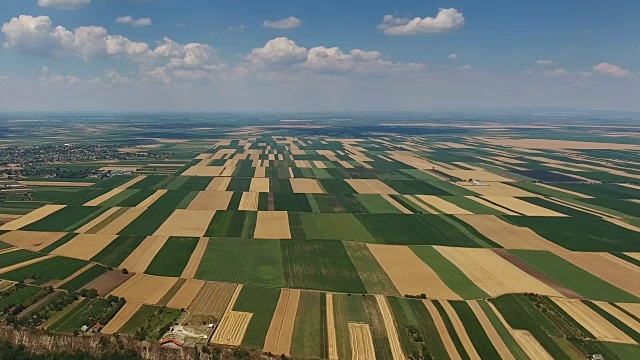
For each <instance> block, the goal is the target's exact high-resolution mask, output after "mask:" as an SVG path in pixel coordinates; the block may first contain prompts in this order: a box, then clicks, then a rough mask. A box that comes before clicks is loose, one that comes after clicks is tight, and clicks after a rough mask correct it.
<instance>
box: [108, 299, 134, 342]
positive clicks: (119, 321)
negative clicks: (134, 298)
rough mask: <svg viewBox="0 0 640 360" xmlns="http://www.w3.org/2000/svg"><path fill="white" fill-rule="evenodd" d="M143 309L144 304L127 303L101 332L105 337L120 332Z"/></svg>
mask: <svg viewBox="0 0 640 360" xmlns="http://www.w3.org/2000/svg"><path fill="white" fill-rule="evenodd" d="M141 307H142V304H136V303H131V302H127V303H126V304H124V306H123V307H122V309H120V311H118V313H117V314H116V316H114V317H113V319H111V321H109V323H107V325H105V327H104V328H102V330H101V331H100V332H101V333H103V334H105V335H112V334H115V333H117V332H118V330H120V328H121V327H122V326H123V325H124V324H126V323H127V321H129V320H130V319H131V317H133V315H134V314H135V313H136V312H138V310H140V308H141Z"/></svg>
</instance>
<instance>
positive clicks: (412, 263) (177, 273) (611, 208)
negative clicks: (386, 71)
mask: <svg viewBox="0 0 640 360" xmlns="http://www.w3.org/2000/svg"><path fill="white" fill-rule="evenodd" d="M265 121H266V122H271V120H265ZM314 121H315V120H314ZM318 121H321V122H322V124H323V125H322V126H323V127H322V129H324V130H322V131H320V130H318V129H312V128H302V129H300V128H297V129H296V134H295V135H294V134H293V133H292V132H291V129H286V128H280V127H275V128H272V127H267V126H262V125H255V126H251V127H245V128H241V129H240V128H237V129H234V130H235V131H231V130H229V129H228V128H225V127H224V126H222V127H220V128H219V129H218V128H216V129H213V128H211V130H198V131H193V132H190V131H187V132H189V136H185V138H184V139H181V140H180V141H177V140H176V141H173V137H172V138H167V139H162V141H160V140H159V139H161V137H160V135H158V136H154V137H153V138H152V137H145V136H142V135H140V138H141V139H145V140H144V141H145V142H150V143H152V144H140V145H132V144H128V145H127V146H123V147H122V149H128V150H127V151H131V152H132V153H136V154H139V153H140V152H141V151H148V154H147V155H146V156H156V158H154V159H144V158H145V157H146V156H141V158H140V159H138V160H128V161H122V162H120V163H119V162H118V161H115V160H114V161H113V162H110V163H109V164H94V166H95V168H96V169H102V170H100V171H102V173H103V177H104V179H103V180H100V179H98V178H95V177H92V178H84V179H83V178H80V179H76V180H72V179H60V181H57V180H54V179H38V178H35V179H31V178H27V179H21V180H20V182H19V183H20V184H22V185H24V186H26V187H29V189H31V190H30V191H32V192H31V193H30V196H31V197H24V199H18V200H16V198H15V197H11V198H7V200H6V201H3V200H0V218H1V219H3V220H2V224H1V225H0V279H1V280H0V281H1V282H0V289H1V290H2V291H0V310H2V311H3V312H4V313H5V314H9V313H8V311H10V308H11V307H13V306H16V305H21V306H17V307H16V309H20V312H22V311H23V309H24V308H29V311H27V312H24V313H20V312H19V313H17V314H13V313H11V314H10V315H16V316H17V318H20V319H22V318H26V319H29V318H31V319H32V320H29V321H33V319H34V318H33V317H32V316H26V315H28V314H29V315H31V314H32V313H33V314H39V315H41V314H42V312H40V310H37V309H50V307H48V305H47V304H49V303H51V304H56V305H55V306H53V305H52V306H51V308H53V309H58V308H59V309H62V310H56V311H52V313H55V315H53V316H52V317H51V318H52V320H47V323H46V328H47V329H49V330H51V331H56V332H73V331H74V330H78V329H77V328H79V327H80V326H82V325H81V324H80V323H82V322H88V323H89V322H90V323H91V324H92V326H93V325H96V324H98V323H99V324H101V325H105V327H103V328H102V330H101V332H102V333H103V334H105V335H111V334H119V335H123V336H131V337H137V338H144V339H147V340H152V341H157V340H160V339H165V340H166V339H168V338H171V339H173V337H176V339H177V340H179V341H182V340H185V339H188V340H187V341H186V342H185V346H192V344H198V346H199V347H200V346H201V345H202V346H203V345H205V344H219V345H224V346H232V347H247V348H251V349H259V350H263V351H265V352H271V353H272V354H274V355H276V356H279V355H281V354H284V355H286V356H292V357H294V358H309V359H329V360H338V359H366V360H369V359H372V360H373V359H393V360H409V359H428V358H433V359H441V358H451V359H498V358H502V359H514V360H515V359H518V360H520V359H567V360H570V359H578V358H580V359H581V358H588V356H590V355H592V354H595V353H601V354H603V355H604V356H605V358H607V359H609V358H611V359H624V358H625V356H624V355H626V354H637V353H638V351H640V350H637V349H638V348H639V347H640V345H638V343H639V342H640V308H639V307H638V306H640V305H639V304H640V285H638V284H639V282H638V281H637V279H638V278H640V255H639V254H640V205H639V204H640V185H639V184H638V179H639V178H640V170H638V166H640V162H638V161H637V159H638V158H640V147H639V146H640V141H639V140H638V139H637V138H634V137H620V136H616V137H615V138H614V139H612V138H609V137H607V136H604V135H606V131H604V130H601V129H599V128H591V132H589V134H584V135H581V136H577V135H572V134H571V133H569V132H566V131H565V130H563V128H562V126H560V125H557V126H556V125H554V127H553V129H554V130H553V131H550V130H548V129H546V130H544V131H542V130H540V129H536V128H532V129H529V130H527V132H526V134H525V133H524V131H523V132H522V133H521V132H520V131H521V130H519V128H512V127H504V128H499V127H496V128H493V130H492V131H485V130H483V129H480V127H477V126H470V125H469V124H466V125H463V124H460V125H458V127H452V128H448V127H440V126H437V127H436V126H430V127H426V126H416V124H413V125H411V126H407V125H404V126H395V125H394V127H392V126H389V125H388V124H386V123H385V124H386V125H385V124H382V123H381V124H378V125H376V126H371V127H367V129H366V131H365V130H364V128H363V129H360V128H359V127H358V126H353V125H346V124H345V125H344V126H343V125H339V126H338V125H336V124H337V122H336V123H333V122H332V121H333V120H332V121H329V120H318ZM347 123H349V124H350V122H348V121H347ZM278 124H279V123H278ZM279 125H282V124H279ZM279 125H273V126H279ZM418 125H419V124H418ZM202 128H203V129H205V128H208V127H205V126H203V127H202ZM490 128H491V127H490ZM132 131H134V132H136V130H132ZM158 131H159V132H161V130H158ZM180 131H182V130H180ZM395 131H398V132H397V133H394V132H395ZM620 131H622V130H620ZM174 134H175V133H174ZM201 134H208V135H207V136H204V135H201ZM498 134H499V135H498ZM545 136H547V137H548V138H545ZM614 140H615V141H620V144H615V143H614V142H613V141H614ZM112 141H115V140H114V139H112ZM132 141H133V140H132ZM136 141H138V140H135V141H133V142H136ZM594 144H595V145H594ZM140 146H143V147H140ZM152 160H153V162H152ZM165 163H166V164H165ZM118 171H126V175H116V174H119V172H118ZM111 175H113V176H111ZM3 194H4V193H3ZM0 199H1V198H0ZM19 200H20V201H19ZM48 286H51V287H52V289H55V291H54V293H53V295H51V294H45V293H44V292H46V291H48V290H47V288H48ZM25 289H26V290H25ZM94 290H95V291H94ZM41 292H42V293H41ZM74 292H80V293H82V294H85V295H86V294H88V292H90V294H91V297H89V296H86V297H82V298H80V297H79V298H77V299H75V300H68V301H67V300H65V302H64V303H61V305H59V306H58V303H57V301H58V300H56V299H59V297H62V296H63V295H64V296H67V295H66V294H68V295H69V296H71V295H72V294H73V293H74ZM83 296H84V295H83ZM116 298H117V299H120V298H122V299H123V300H115V299H116ZM42 299H44V300H42ZM52 299H53V300H52ZM65 299H66V298H65ZM109 299H110V300H109ZM54 300H55V301H54ZM109 301H116V302H115V303H110V302H109ZM125 302H126V303H125ZM116 304H118V305H116ZM14 310H15V309H14ZM36 310H37V312H34V311H36ZM15 311H17V310H15ZM42 311H44V310H42ZM47 311H48V310H47ZM47 314H48V313H47ZM47 316H48V315H47ZM44 320H45V319H44V318H43V321H44ZM25 321H26V320H25ZM209 324H212V328H209V327H208V325H209ZM87 335H89V333H87ZM180 339H182V340H180ZM174 340H175V339H174ZM187 344H189V345H187ZM620 354H624V355H620ZM627 358H633V357H627Z"/></svg>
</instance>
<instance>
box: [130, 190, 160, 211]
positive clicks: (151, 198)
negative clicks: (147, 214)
mask: <svg viewBox="0 0 640 360" xmlns="http://www.w3.org/2000/svg"><path fill="white" fill-rule="evenodd" d="M166 193H167V190H165V189H160V190H156V192H154V193H153V194H151V195H149V197H148V198H146V199H144V200H142V202H140V204H138V205H137V206H136V207H138V208H147V207H149V206H151V204H153V203H154V202H156V201H157V200H158V199H160V197H162V195H164V194H166Z"/></svg>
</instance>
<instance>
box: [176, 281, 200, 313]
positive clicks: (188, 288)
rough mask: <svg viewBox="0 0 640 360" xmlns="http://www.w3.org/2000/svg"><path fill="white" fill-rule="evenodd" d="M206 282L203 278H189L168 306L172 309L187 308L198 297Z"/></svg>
mask: <svg viewBox="0 0 640 360" xmlns="http://www.w3.org/2000/svg"><path fill="white" fill-rule="evenodd" d="M204 284H205V282H204V281H202V280H193V279H188V280H187V281H186V282H185V283H184V285H182V287H181V288H180V290H178V292H177V293H176V294H175V295H174V296H173V298H171V300H169V303H167V307H169V308H172V309H186V308H188V307H189V305H191V303H192V302H193V300H194V299H195V298H196V296H197V295H198V293H199V292H200V290H201V289H202V287H203V286H204Z"/></svg>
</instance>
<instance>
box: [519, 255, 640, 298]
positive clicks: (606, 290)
mask: <svg viewBox="0 0 640 360" xmlns="http://www.w3.org/2000/svg"><path fill="white" fill-rule="evenodd" d="M510 252H511V253H512V254H513V255H515V256H516V257H518V258H519V259H520V260H522V261H524V262H525V263H527V264H529V265H530V266H532V267H533V268H535V269H536V270H538V271H540V272H541V273H543V274H545V275H547V276H549V277H550V278H552V279H553V280H555V281H557V282H558V283H560V284H561V285H563V286H566V287H567V288H569V289H571V290H573V291H575V292H576V293H578V294H580V295H582V296H584V297H585V298H587V299H592V300H601V301H616V302H639V301H640V299H638V298H637V297H635V296H634V295H631V294H629V293H627V292H626V291H624V290H621V289H619V288H617V287H615V286H613V285H611V284H609V283H608V282H606V281H604V280H602V279H600V278H599V277H596V276H595V275H592V274H591V273H589V272H588V271H585V270H583V269H581V268H579V267H577V266H575V265H573V264H571V263H570V262H568V261H566V260H564V259H562V258H561V257H559V256H557V255H555V254H552V253H550V252H546V251H536V250H510Z"/></svg>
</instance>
